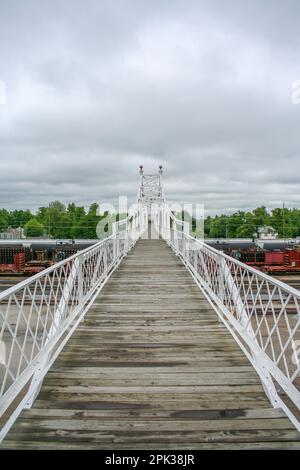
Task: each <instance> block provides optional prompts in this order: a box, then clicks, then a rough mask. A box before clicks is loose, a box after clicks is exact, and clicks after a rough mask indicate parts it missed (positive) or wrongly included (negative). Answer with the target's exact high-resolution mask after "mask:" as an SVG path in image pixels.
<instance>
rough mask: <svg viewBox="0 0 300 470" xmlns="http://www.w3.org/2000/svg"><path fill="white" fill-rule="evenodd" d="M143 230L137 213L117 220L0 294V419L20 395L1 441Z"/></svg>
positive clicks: (143, 227)
mask: <svg viewBox="0 0 300 470" xmlns="http://www.w3.org/2000/svg"><path fill="white" fill-rule="evenodd" d="M142 220H143V219H142ZM133 227H134V229H133ZM144 230H145V226H144V225H142V224H141V217H140V214H139V213H138V212H137V211H136V212H135V213H134V214H133V215H131V216H130V217H128V218H127V219H125V220H122V221H121V222H117V223H116V225H115V229H114V233H113V235H112V236H110V237H108V238H106V239H105V240H102V241H100V242H98V243H96V244H95V245H93V246H91V247H89V248H87V249H85V250H83V251H80V252H78V253H77V254H75V255H73V256H71V257H70V258H67V259H66V260H64V261H61V262H60V263H57V264H56V265H54V266H52V267H50V268H48V269H46V270H44V271H42V272H41V273H39V274H37V275H35V276H33V277H31V278H29V279H28V280H25V281H23V282H21V283H19V284H17V285H16V286H14V287H12V288H10V289H7V290H6V291H4V292H2V293H1V294H0V343H1V341H2V342H3V343H4V344H5V345H6V351H7V357H6V361H5V364H4V365H1V366H0V374H1V376H0V378H1V386H0V417H1V416H2V415H3V413H4V412H5V411H6V410H7V409H8V408H9V406H10V405H11V404H12V402H13V401H14V400H15V399H16V398H17V397H18V398H19V399H20V398H21V397H22V399H21V402H20V404H19V405H18V406H17V407H16V408H15V410H14V411H13V413H12V415H11V417H10V419H9V420H8V421H7V422H6V424H5V426H4V428H3V429H2V430H1V431H0V442H1V440H2V439H3V437H4V436H5V434H6V433H7V431H8V430H9V428H10V426H11V425H12V424H13V422H14V420H15V419H16V417H17V416H18V414H19V413H20V412H21V411H22V409H23V408H24V407H30V406H31V404H32V402H33V400H34V398H35V397H36V395H37V393H38V391H39V389H40V386H41V384H42V380H43V378H44V376H45V374H46V373H47V371H48V370H49V367H50V366H51V364H52V363H53V361H54V360H55V358H56V357H57V355H58V354H59V352H60V350H61V349H62V347H63V346H64V344H65V343H66V341H67V339H68V338H69V337H70V335H71V334H72V333H73V331H74V330H75V328H76V327H77V325H78V324H79V322H80V321H82V319H83V317H84V315H85V313H86V311H87V310H88V307H89V306H90V305H91V301H92V299H93V297H94V295H95V293H97V292H98V291H99V290H100V289H101V288H102V286H103V285H104V284H105V282H106V280H107V279H108V277H109V276H110V275H111V273H112V272H113V270H114V269H115V268H116V267H117V266H118V265H119V263H120V261H121V260H122V258H123V257H124V256H125V255H126V254H127V252H128V251H129V250H130V249H131V248H132V246H133V245H134V244H135V242H136V240H137V238H138V237H139V236H140V235H141V233H142V232H143V231H144Z"/></svg>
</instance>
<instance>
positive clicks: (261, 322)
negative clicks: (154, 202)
mask: <svg viewBox="0 0 300 470" xmlns="http://www.w3.org/2000/svg"><path fill="white" fill-rule="evenodd" d="M162 210H164V208H162ZM171 218H172V219H173V222H174V221H175V222H176V223H181V225H182V221H180V220H179V219H177V220H176V217H170V219H171ZM163 219H164V220H165V218H163ZM170 219H169V222H168V224H167V226H166V227H164V228H163V230H162V233H161V235H162V237H163V238H165V240H166V242H167V243H168V244H169V245H170V246H171V248H172V249H173V250H174V251H175V253H176V254H177V256H179V257H180V259H181V260H182V261H183V263H184V264H185V265H186V267H187V268H188V269H189V271H190V272H191V274H192V276H193V278H194V280H195V281H196V282H197V284H198V285H199V287H200V288H201V290H202V291H203V292H204V294H205V295H206V297H207V299H208V300H209V302H210V303H211V305H212V306H213V308H214V310H215V311H216V313H217V315H218V317H219V319H220V320H221V321H222V322H223V323H224V324H225V325H226V327H227V328H228V329H229V331H230V332H231V333H232V335H233V336H234V338H235V340H236V341H237V343H238V344H239V345H240V347H241V348H242V350H243V351H244V353H245V354H246V356H247V357H248V359H249V360H250V361H251V363H252V364H253V366H254V367H255V369H256V371H257V372H258V374H259V376H260V378H261V381H262V384H263V386H264V390H265V392H266V394H267V396H268V397H269V399H270V401H271V403H272V404H273V406H275V407H281V408H282V409H283V410H284V411H285V412H286V414H287V415H288V416H289V418H290V419H291V421H292V422H293V423H294V425H295V426H296V428H297V429H298V430H299V431H300V421H299V418H298V417H297V416H296V414H297V413H295V407H296V408H297V409H298V410H299V409H300V291H299V290H297V289H295V288H293V287H291V286H289V285H287V284H285V283H284V282H281V281H279V280H277V279H274V278H272V277H271V276H269V275H268V274H265V273H263V272H261V271H258V270H257V269H255V268H253V267H250V266H247V265H246V264H244V263H242V262H241V261H239V260H236V259H234V258H232V257H231V256H229V255H227V254H225V253H223V252H221V251H218V250H217V249H215V248H213V247H211V246H209V245H207V244H206V243H205V242H204V241H202V240H198V239H196V238H194V237H192V236H191V235H189V234H188V233H187V232H186V231H185V230H182V231H180V230H177V229H176V228H175V227H176V224H173V225H172V224H171V223H170ZM174 226H175V227H174ZM290 401H291V402H293V405H291V402H290Z"/></svg>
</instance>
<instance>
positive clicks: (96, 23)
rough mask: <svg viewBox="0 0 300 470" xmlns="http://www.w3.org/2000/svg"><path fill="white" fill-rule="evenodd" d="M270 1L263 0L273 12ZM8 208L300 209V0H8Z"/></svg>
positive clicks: (0, 180) (3, 181)
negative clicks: (97, 204)
mask: <svg viewBox="0 0 300 470" xmlns="http://www.w3.org/2000/svg"><path fill="white" fill-rule="evenodd" d="M262 3H263V4H262ZM0 7H1V17H0V79H2V80H4V81H5V82H6V85H7V104H6V105H5V106H0V207H2V206H5V207H8V208H14V207H16V208H17V207H28V208H33V209H34V208H37V207H38V206H40V205H42V204H46V203H47V202H49V201H50V200H53V199H54V198H55V199H56V198H58V199H60V200H63V201H70V200H73V201H75V202H77V203H82V204H85V205H87V204H89V202H91V201H94V200H98V201H111V200H113V199H114V198H115V197H116V196H117V195H118V194H128V195H129V196H130V197H131V198H133V197H134V195H135V193H136V190H137V183H138V178H137V169H138V165H139V164H144V166H145V170H146V171H147V170H148V171H153V170H155V169H156V168H157V165H158V164H159V163H163V165H164V167H165V191H166V194H167V195H168V196H169V198H170V199H173V200H174V199H178V200H181V201H194V202H200V203H204V204H205V206H206V208H207V209H208V211H210V212H220V211H231V210H234V209H236V208H251V207H253V206H257V205H261V204H264V205H266V206H268V207H274V206H276V205H278V204H281V203H282V201H285V203H286V205H287V206H288V205H290V206H298V207H299V205H300V196H299V180H298V174H299V169H300V163H299V150H300V145H299V130H300V105H299V106H296V105H293V104H292V103H291V85H292V82H293V81H294V80H296V79H300V63H299V60H298V57H299V45H300V36H299V31H298V30H299V26H298V18H299V14H300V4H299V2H298V1H292V0H290V1H286V2H284V3H283V2H281V1H276V0H272V1H271V0H266V1H265V2H260V1H258V0H256V1H253V2H251V3H250V2H244V1H242V0H240V1H237V0H236V1H233V0H231V1H230V0H228V1H226V2H222V1H221V0H219V1H201V2H197V1H192V0H191V1H190V2H183V1H179V0H176V1H174V2H172V6H171V4H170V2H167V1H158V0H157V1H156V0H155V1H152V2H148V1H133V0H132V1H130V0H122V1H115V2H111V1H103V0H102V1H101V2H99V1H97V0H89V1H87V2H85V3H83V2H79V1H74V0H72V1H66V0H63V1H59V2H58V1H56V0H52V1H51V2H50V1H45V2H42V3H41V2H38V1H37V0H26V1H24V2H18V1H17V0H12V1H10V2H4V1H1V0H0Z"/></svg>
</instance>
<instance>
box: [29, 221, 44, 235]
mask: <svg viewBox="0 0 300 470" xmlns="http://www.w3.org/2000/svg"><path fill="white" fill-rule="evenodd" d="M44 233H45V227H44V226H43V224H41V223H40V222H39V221H38V220H37V219H36V218H35V217H33V218H32V219H30V220H29V221H28V222H27V223H26V224H25V234H26V237H41V236H42V235H44Z"/></svg>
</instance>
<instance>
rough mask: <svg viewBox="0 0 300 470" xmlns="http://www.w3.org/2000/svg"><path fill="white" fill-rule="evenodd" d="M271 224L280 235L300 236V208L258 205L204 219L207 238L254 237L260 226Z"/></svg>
mask: <svg viewBox="0 0 300 470" xmlns="http://www.w3.org/2000/svg"><path fill="white" fill-rule="evenodd" d="M264 225H269V226H271V227H273V228H274V229H275V230H276V232H277V233H278V236H279V237H286V238H288V237H291V238H294V237H298V236H300V210H299V209H287V208H276V209H273V210H271V211H269V212H268V211H267V209H266V208H265V207H264V206H262V207H257V208H256V209H253V211H251V212H245V211H237V212H235V213H233V214H230V215H217V216H215V217H211V216H208V217H206V219H205V221H204V232H205V236H206V237H207V238H253V237H256V234H257V230H258V227H261V226H264Z"/></svg>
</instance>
